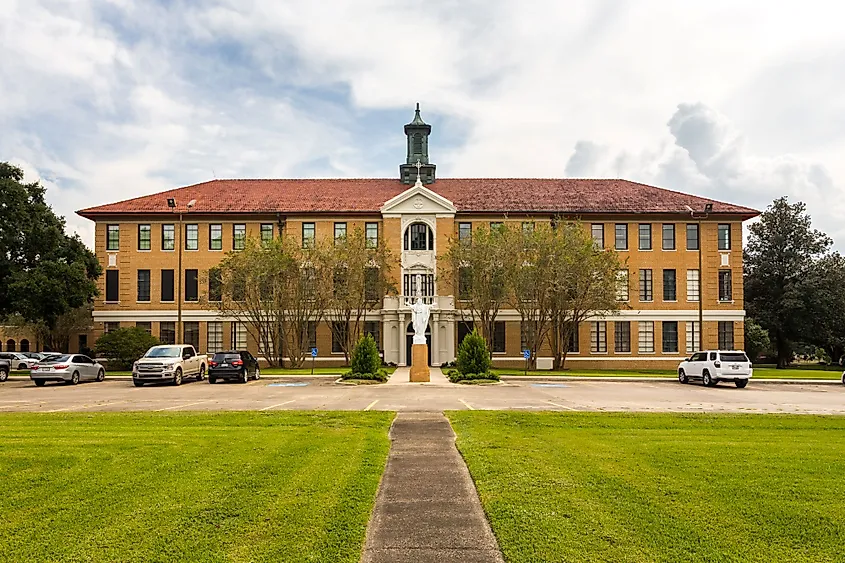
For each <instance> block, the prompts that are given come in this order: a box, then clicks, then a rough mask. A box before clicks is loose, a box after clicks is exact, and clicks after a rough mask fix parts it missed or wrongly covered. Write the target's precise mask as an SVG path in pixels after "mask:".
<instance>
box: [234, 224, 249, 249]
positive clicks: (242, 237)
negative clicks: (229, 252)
mask: <svg viewBox="0 0 845 563" xmlns="http://www.w3.org/2000/svg"><path fill="white" fill-rule="evenodd" d="M244 248H246V225H244V224H239V225H235V226H234V229H233V230H232V249H233V250H243V249H244Z"/></svg>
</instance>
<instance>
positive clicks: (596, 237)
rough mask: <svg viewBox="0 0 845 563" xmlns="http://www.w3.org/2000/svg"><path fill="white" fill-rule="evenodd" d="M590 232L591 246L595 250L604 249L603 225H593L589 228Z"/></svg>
mask: <svg viewBox="0 0 845 563" xmlns="http://www.w3.org/2000/svg"><path fill="white" fill-rule="evenodd" d="M590 232H591V234H592V235H593V244H595V245H596V248H604V224H603V223H593V224H592V225H591V226H590Z"/></svg>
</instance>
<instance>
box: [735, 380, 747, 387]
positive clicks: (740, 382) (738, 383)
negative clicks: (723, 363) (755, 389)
mask: <svg viewBox="0 0 845 563" xmlns="http://www.w3.org/2000/svg"><path fill="white" fill-rule="evenodd" d="M734 383H736V386H737V387H739V388H740V389H745V386H746V385H748V380H747V379H737V380H736V381H734Z"/></svg>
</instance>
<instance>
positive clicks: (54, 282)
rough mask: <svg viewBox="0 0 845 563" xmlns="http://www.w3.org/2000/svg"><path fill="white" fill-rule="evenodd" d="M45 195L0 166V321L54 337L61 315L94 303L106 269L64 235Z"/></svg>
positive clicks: (79, 242) (61, 222)
mask: <svg viewBox="0 0 845 563" xmlns="http://www.w3.org/2000/svg"><path fill="white" fill-rule="evenodd" d="M44 194H45V190H44V188H43V187H42V186H41V185H40V184H39V183H38V182H35V183H31V184H25V183H23V171H22V170H21V169H20V168H17V167H15V166H12V165H11V164H9V163H5V162H0V202H2V212H0V317H8V316H11V315H15V314H18V315H20V316H21V317H22V318H23V319H24V320H25V321H26V322H27V323H34V324H43V325H44V326H45V327H46V330H48V331H53V330H54V329H55V328H56V324H57V322H58V320H59V318H60V317H61V316H62V315H64V314H66V313H68V312H69V311H71V310H73V309H77V308H79V307H83V306H85V305H86V304H89V303H91V302H92V301H93V298H94V296H96V295H97V284H96V280H97V278H98V277H99V276H100V274H101V272H102V268H101V267H100V263H99V261H98V260H97V258H96V256H95V255H94V253H93V252H91V251H90V250H89V249H88V248H87V247H86V246H85V244H84V243H83V242H82V240H81V239H80V238H79V237H78V236H77V235H74V236H72V237H71V236H68V235H66V234H65V232H64V227H65V222H64V219H62V218H61V217H58V216H57V215H56V214H55V213H53V210H52V209H51V208H50V206H49V205H47V203H46V201H45V199H44Z"/></svg>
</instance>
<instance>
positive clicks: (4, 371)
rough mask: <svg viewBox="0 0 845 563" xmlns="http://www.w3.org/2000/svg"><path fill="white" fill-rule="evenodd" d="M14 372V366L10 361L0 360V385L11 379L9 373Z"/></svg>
mask: <svg viewBox="0 0 845 563" xmlns="http://www.w3.org/2000/svg"><path fill="white" fill-rule="evenodd" d="M10 371H12V365H11V364H10V363H9V360H3V359H0V383H3V382H4V381H6V380H7V379H9V372H10Z"/></svg>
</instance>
